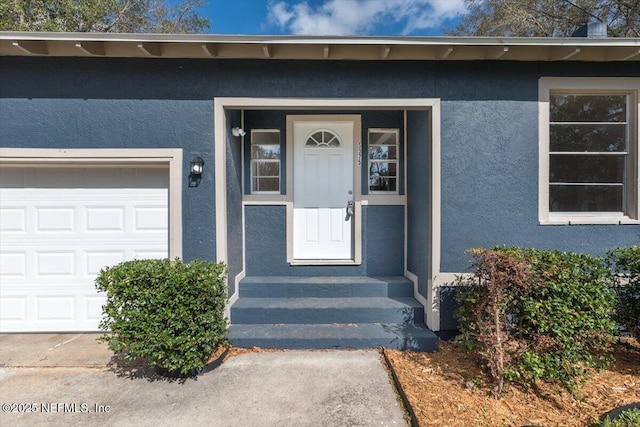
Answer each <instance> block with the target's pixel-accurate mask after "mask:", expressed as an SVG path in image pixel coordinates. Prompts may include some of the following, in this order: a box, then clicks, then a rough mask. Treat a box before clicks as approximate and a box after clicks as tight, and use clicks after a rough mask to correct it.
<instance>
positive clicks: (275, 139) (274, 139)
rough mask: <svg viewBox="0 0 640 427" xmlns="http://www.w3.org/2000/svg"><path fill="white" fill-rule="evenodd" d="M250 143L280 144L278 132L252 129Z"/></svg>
mask: <svg viewBox="0 0 640 427" xmlns="http://www.w3.org/2000/svg"><path fill="white" fill-rule="evenodd" d="M251 144H266V145H280V132H260V131H253V132H252V133H251Z"/></svg>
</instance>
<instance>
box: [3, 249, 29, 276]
mask: <svg viewBox="0 0 640 427" xmlns="http://www.w3.org/2000/svg"><path fill="white" fill-rule="evenodd" d="M26 265H27V254H26V252H1V253H0V271H1V272H2V277H11V278H25V277H26V276H27V269H26Z"/></svg>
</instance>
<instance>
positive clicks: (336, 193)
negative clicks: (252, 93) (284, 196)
mask: <svg viewBox="0 0 640 427" xmlns="http://www.w3.org/2000/svg"><path fill="white" fill-rule="evenodd" d="M292 127H293V129H290V131H292V132H293V170H294V176H293V189H294V191H293V258H294V260H352V259H353V224H354V217H353V215H350V214H349V213H348V212H347V206H348V205H350V204H351V205H352V204H353V202H354V201H355V199H354V190H355V188H354V175H353V146H354V143H353V141H354V129H355V122H354V121H353V120H347V121H342V120H336V121H322V120H317V119H316V120H313V119H299V120H298V119H296V120H294V121H293V126H292ZM351 210H353V208H352V209H351Z"/></svg>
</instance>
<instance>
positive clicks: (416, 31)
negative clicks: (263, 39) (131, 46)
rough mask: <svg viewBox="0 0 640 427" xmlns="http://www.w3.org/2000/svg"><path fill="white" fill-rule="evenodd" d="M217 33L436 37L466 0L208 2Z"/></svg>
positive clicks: (451, 23)
mask: <svg viewBox="0 0 640 427" xmlns="http://www.w3.org/2000/svg"><path fill="white" fill-rule="evenodd" d="M205 1H206V2H207V5H206V6H204V7H203V8H202V9H200V10H199V13H200V14H201V15H204V16H206V17H208V18H209V19H210V20H211V30H210V31H209V32H210V33H212V34H251V35H281V34H283V35H339V36H351V35H381V36H394V35H397V36H433V35H442V32H443V30H444V29H446V28H450V27H455V26H456V24H457V23H458V22H459V19H460V18H459V15H460V14H461V13H464V11H465V8H464V4H463V3H464V2H463V0H205Z"/></svg>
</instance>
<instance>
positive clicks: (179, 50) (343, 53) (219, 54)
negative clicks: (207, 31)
mask: <svg viewBox="0 0 640 427" xmlns="http://www.w3.org/2000/svg"><path fill="white" fill-rule="evenodd" d="M0 56H80V57H119V58H131V57H146V58H209V59H233V58H238V59H265V60H268V59H308V60H323V59H324V60H429V61H431V60H447V61H451V60H453V61H472V60H508V61H563V60H571V61H597V62H610V61H635V62H637V61H640V38H534V37H499V38H498V37H370V36H366V37H364V36H363V37H313V36H241V35H201V34H193V35H183V34H108V33H52V32H0Z"/></svg>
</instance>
